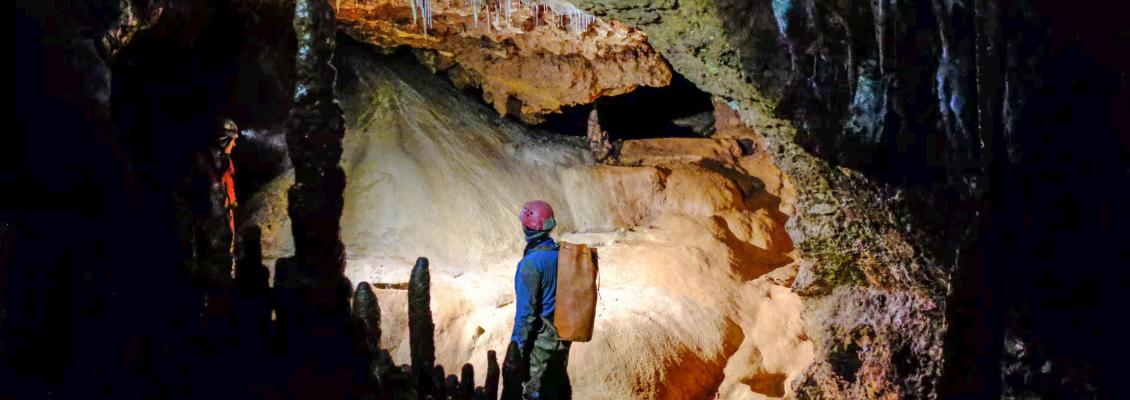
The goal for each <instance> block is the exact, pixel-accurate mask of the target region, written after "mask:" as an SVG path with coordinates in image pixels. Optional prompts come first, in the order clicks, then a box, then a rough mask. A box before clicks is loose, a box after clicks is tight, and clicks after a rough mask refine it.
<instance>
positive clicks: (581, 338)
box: [553, 242, 598, 342]
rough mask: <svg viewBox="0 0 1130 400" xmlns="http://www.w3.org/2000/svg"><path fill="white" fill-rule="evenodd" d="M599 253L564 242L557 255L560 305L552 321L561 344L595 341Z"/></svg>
mask: <svg viewBox="0 0 1130 400" xmlns="http://www.w3.org/2000/svg"><path fill="white" fill-rule="evenodd" d="M597 273H598V268H597V257H596V249H593V248H590V247H588V246H586V245H583V244H576V243H566V242H561V244H560V249H559V250H558V253H557V301H556V303H555V306H554V307H555V309H556V311H555V312H554V316H553V320H554V324H553V325H554V327H555V328H557V335H558V336H559V337H560V338H561V340H565V341H570V342H587V341H589V340H592V331H593V324H594V323H595V322H596V299H597V282H598V279H597V276H598V275H597Z"/></svg>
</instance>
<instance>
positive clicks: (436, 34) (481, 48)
mask: <svg viewBox="0 0 1130 400" xmlns="http://www.w3.org/2000/svg"><path fill="white" fill-rule="evenodd" d="M430 4H431V5H432V7H433V9H432V24H433V25H432V27H431V29H428V30H427V31H426V32H424V31H423V30H422V25H420V23H419V22H420V21H416V22H413V18H412V11H411V10H412V9H411V7H409V6H408V5H409V3H408V2H405V1H400V0H395V1H394V0H373V1H352V0H346V1H342V2H340V3H339V5H338V7H339V8H338V18H339V23H340V24H341V27H342V29H343V30H344V31H345V32H346V33H348V34H349V35H350V36H353V37H354V38H356V39H358V40H361V41H364V42H367V43H371V44H374V45H376V46H379V47H383V48H388V49H392V48H396V47H402V46H406V47H410V48H413V49H418V51H417V52H416V54H417V55H419V58H420V60H421V61H422V62H423V63H424V64H426V65H428V66H430V68H432V69H433V70H434V71H435V72H442V71H447V72H448V74H449V75H450V77H451V79H452V81H453V82H455V83H456V85H457V86H460V87H462V86H467V85H473V86H477V87H480V88H482V91H483V99H484V100H486V101H487V103H489V104H491V105H492V106H493V107H494V109H495V111H497V112H498V113H499V114H509V115H512V116H514V117H517V118H520V119H522V120H523V121H526V122H530V123H536V122H539V121H541V120H542V118H543V116H544V115H546V114H549V113H553V112H557V111H559V110H561V108H562V107H566V106H572V105H578V104H588V103H591V102H593V101H594V100H596V99H597V98H599V97H601V96H614V95H617V94H623V93H628V92H630V91H632V90H634V89H635V88H636V87H639V86H666V85H667V84H668V83H670V81H671V70H670V69H669V68H668V67H667V63H666V61H664V60H663V58H662V57H660V56H659V55H658V54H657V53H656V52H655V50H653V49H652V48H651V45H649V44H648V41H647V36H646V35H644V34H643V32H641V31H640V30H637V29H634V28H630V27H628V26H627V25H624V24H622V23H619V22H616V21H613V20H603V19H597V20H595V21H594V22H592V23H591V24H590V25H589V26H588V27H587V29H586V30H585V31H583V32H579V33H578V32H577V31H576V30H574V29H570V28H563V27H559V26H557V25H556V24H555V22H554V17H553V16H552V15H550V14H547V13H546V12H545V11H542V12H539V13H538V14H537V15H536V16H535V15H534V13H532V12H531V11H530V10H529V9H527V8H525V7H518V5H517V4H514V5H513V10H514V11H513V13H512V14H511V15H510V18H509V19H503V20H501V21H500V22H499V23H498V24H495V23H494V21H493V20H491V21H489V22H488V21H484V19H485V17H486V15H479V16H478V18H479V20H478V21H477V23H476V21H475V20H474V18H475V15H474V13H473V12H472V11H471V8H470V6H468V5H467V3H464V2H452V3H448V2H439V1H436V2H431V3H430ZM478 4H480V5H482V4H483V3H478ZM493 4H494V3H491V6H492V7H491V8H492V9H493ZM492 12H493V11H492ZM481 14H485V12H484V13H481Z"/></svg>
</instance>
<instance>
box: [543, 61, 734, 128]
mask: <svg viewBox="0 0 1130 400" xmlns="http://www.w3.org/2000/svg"><path fill="white" fill-rule="evenodd" d="M593 107H594V105H593V104H585V105H580V106H571V107H565V108H564V109H563V110H562V111H561V113H557V114H551V115H548V116H546V118H545V122H543V123H541V124H539V126H540V127H542V128H545V129H548V130H551V131H554V132H558V133H561V134H565V135H572V136H585V134H586V128H587V124H586V123H587V121H588V117H589V112H590V111H592V109H593ZM595 107H596V109H597V113H598V115H599V118H600V126H601V128H603V129H604V130H605V131H608V133H609V136H610V139H611V140H631V139H649V138H664V137H704V136H710V135H711V134H713V133H714V105H713V103H711V97H710V94H709V93H706V92H703V91H702V90H700V89H699V88H698V87H696V86H695V85H694V84H693V83H691V82H690V81H688V80H687V79H686V78H684V77H683V76H682V75H679V74H678V73H674V72H672V77H671V84H670V85H668V86H665V87H659V88H656V87H639V88H636V90H633V91H631V92H630V93H626V94H622V95H619V96H610V97H602V98H600V99H597V101H596V103H595Z"/></svg>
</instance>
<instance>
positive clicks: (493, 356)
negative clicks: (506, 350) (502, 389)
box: [483, 350, 499, 400]
mask: <svg viewBox="0 0 1130 400" xmlns="http://www.w3.org/2000/svg"><path fill="white" fill-rule="evenodd" d="M498 374H499V370H498V353H495V352H494V350H490V351H487V380H486V382H485V383H483V384H484V385H486V396H487V398H488V399H491V400H494V399H497V398H498Z"/></svg>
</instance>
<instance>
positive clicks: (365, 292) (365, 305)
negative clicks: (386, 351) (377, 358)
mask: <svg viewBox="0 0 1130 400" xmlns="http://www.w3.org/2000/svg"><path fill="white" fill-rule="evenodd" d="M353 316H354V317H357V318H358V319H360V320H361V322H363V323H364V326H365V344H366V346H368V348H369V351H371V352H376V351H378V350H380V345H381V305H380V303H378V302H377V296H376V295H375V294H373V289H372V287H371V286H370V285H369V282H361V283H358V284H357V290H355V291H353Z"/></svg>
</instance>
